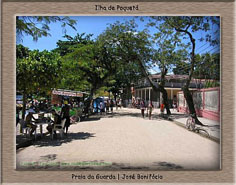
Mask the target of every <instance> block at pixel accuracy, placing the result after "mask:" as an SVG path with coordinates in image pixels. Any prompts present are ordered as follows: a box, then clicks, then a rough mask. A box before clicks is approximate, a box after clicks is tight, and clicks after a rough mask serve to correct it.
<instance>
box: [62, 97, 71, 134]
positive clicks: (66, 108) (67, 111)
mask: <svg viewBox="0 0 236 185" xmlns="http://www.w3.org/2000/svg"><path fill="white" fill-rule="evenodd" d="M61 117H62V119H66V123H65V126H64V129H66V133H65V134H66V135H67V132H68V128H69V127H70V106H69V105H68V102H67V101H65V102H64V106H63V107H62V109H61Z"/></svg>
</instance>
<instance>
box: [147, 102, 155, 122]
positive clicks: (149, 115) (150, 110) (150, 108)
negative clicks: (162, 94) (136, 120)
mask: <svg viewBox="0 0 236 185" xmlns="http://www.w3.org/2000/svg"><path fill="white" fill-rule="evenodd" d="M153 109H154V106H153V104H152V101H150V102H149V104H148V111H149V114H148V117H149V120H151V119H152V111H153Z"/></svg>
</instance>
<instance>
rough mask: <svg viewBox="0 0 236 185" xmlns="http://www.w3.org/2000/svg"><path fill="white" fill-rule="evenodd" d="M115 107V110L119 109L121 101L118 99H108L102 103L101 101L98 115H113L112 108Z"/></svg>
mask: <svg viewBox="0 0 236 185" xmlns="http://www.w3.org/2000/svg"><path fill="white" fill-rule="evenodd" d="M115 106H116V110H117V109H118V107H120V108H121V100H120V99H118V100H116V101H115V100H112V99H108V100H105V101H104V103H103V102H102V101H101V102H100V105H99V107H100V114H102V112H106V113H108V112H111V113H113V108H114V107H115Z"/></svg>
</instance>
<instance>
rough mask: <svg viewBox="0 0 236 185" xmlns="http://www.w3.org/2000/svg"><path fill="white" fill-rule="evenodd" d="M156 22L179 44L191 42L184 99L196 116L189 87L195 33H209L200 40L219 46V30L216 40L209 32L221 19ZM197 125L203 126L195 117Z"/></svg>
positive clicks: (184, 18) (185, 18)
mask: <svg viewBox="0 0 236 185" xmlns="http://www.w3.org/2000/svg"><path fill="white" fill-rule="evenodd" d="M152 20H154V22H151V24H152V25H153V26H157V27H161V28H162V30H163V31H165V32H172V34H173V36H174V37H176V38H179V41H178V43H181V42H182V43H183V42H184V41H185V42H186V39H188V40H189V44H190V46H191V49H190V51H189V54H190V59H189V61H190V69H189V74H188V79H187V80H186V83H185V85H184V87H183V92H184V97H185V99H186V101H187V104H188V108H189V111H190V113H191V114H194V115H196V111H195V107H194V103H193V98H192V94H191V92H190V90H189V85H190V82H191V79H192V77H193V74H194V69H195V68H194V67H195V65H196V54H195V49H196V38H194V33H196V32H199V31H202V32H205V33H207V34H206V35H205V37H202V38H201V39H200V40H201V41H203V40H205V41H207V42H210V43H211V44H212V45H215V44H219V29H215V30H214V31H213V32H215V34H216V35H217V36H216V38H213V37H212V35H211V34H210V33H208V31H209V30H210V29H211V28H212V27H213V25H216V27H219V25H220V19H219V17H206V16H202V17H198V16H178V17H177V16H174V17H171V16H168V17H167V16H160V17H152ZM155 21H156V22H155ZM195 120H196V123H197V124H202V123H201V122H200V121H199V120H198V119H197V117H196V116H195Z"/></svg>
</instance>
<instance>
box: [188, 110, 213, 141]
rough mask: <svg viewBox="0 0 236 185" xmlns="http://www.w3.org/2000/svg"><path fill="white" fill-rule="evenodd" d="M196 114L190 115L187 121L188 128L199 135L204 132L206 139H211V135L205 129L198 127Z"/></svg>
mask: <svg viewBox="0 0 236 185" xmlns="http://www.w3.org/2000/svg"><path fill="white" fill-rule="evenodd" d="M194 117H195V114H190V115H189V117H188V119H187V121H186V125H185V126H186V128H187V129H188V130H189V131H193V132H197V133H200V132H203V133H202V134H204V135H205V136H206V137H210V135H209V133H208V132H207V131H206V130H205V129H203V128H200V127H196V123H195V119H194Z"/></svg>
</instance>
